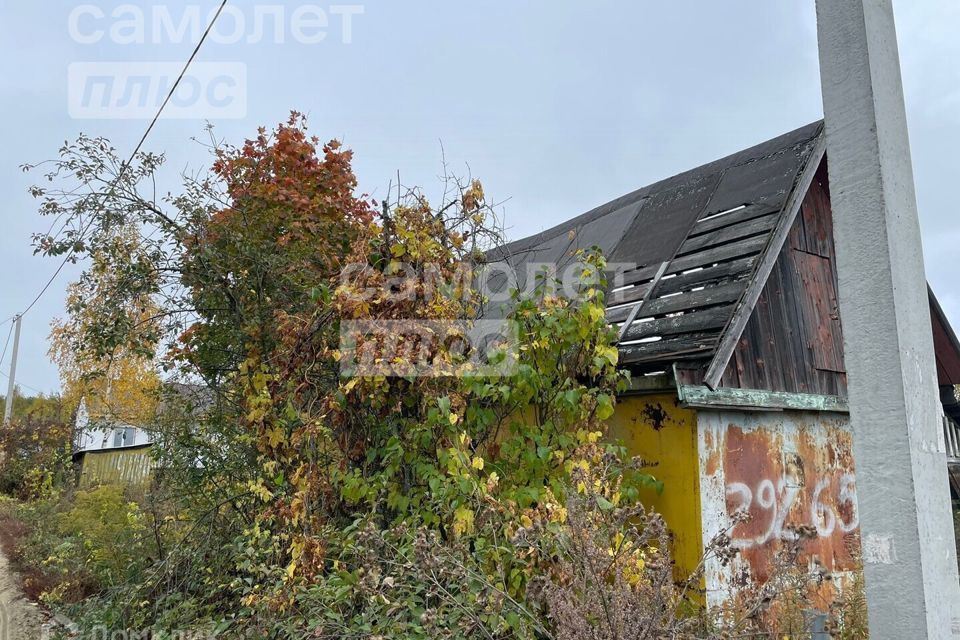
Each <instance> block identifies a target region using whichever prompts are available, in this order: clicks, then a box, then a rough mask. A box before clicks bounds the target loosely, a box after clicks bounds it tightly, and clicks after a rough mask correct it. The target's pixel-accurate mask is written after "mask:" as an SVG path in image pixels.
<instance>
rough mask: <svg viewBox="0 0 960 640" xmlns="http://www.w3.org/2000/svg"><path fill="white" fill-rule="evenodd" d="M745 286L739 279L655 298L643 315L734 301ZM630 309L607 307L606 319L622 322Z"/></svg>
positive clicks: (651, 315)
mask: <svg viewBox="0 0 960 640" xmlns="http://www.w3.org/2000/svg"><path fill="white" fill-rule="evenodd" d="M746 286H747V281H745V280H740V281H737V282H730V283H728V284H722V285H719V286H716V287H707V288H706V289H701V290H699V291H688V292H686V293H681V294H679V295H675V296H667V297H665V298H657V299H656V300H650V301H648V302H647V304H646V305H644V308H643V315H644V317H655V316H661V315H665V314H668V313H676V312H678V311H692V310H694V309H700V308H703V307H711V306H714V305H719V304H724V303H726V302H735V301H736V300H739V299H740V296H741V295H742V294H743V291H744V289H746ZM630 310H631V307H619V308H617V309H607V321H608V322H623V321H624V320H625V319H626V318H627V316H628V315H629V313H630Z"/></svg>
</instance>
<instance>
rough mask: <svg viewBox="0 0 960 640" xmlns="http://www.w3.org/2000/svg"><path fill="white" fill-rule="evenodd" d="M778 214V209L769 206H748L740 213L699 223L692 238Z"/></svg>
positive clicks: (691, 234)
mask: <svg viewBox="0 0 960 640" xmlns="http://www.w3.org/2000/svg"><path fill="white" fill-rule="evenodd" d="M776 212H777V209H775V208H774V207H771V206H770V205H768V204H748V205H747V206H746V207H744V208H743V209H740V210H739V211H734V212H732V213H727V214H724V215H722V216H713V217H710V218H707V219H705V220H700V221H698V222H697V224H696V225H694V227H693V231H692V232H691V233H690V237H693V236H697V235H700V234H701V233H707V232H708V231H714V230H716V229H722V228H723V227H729V226H731V225H735V224H739V223H741V222H745V221H747V220H752V219H754V218H759V217H760V216H765V215H768V214H771V213H776Z"/></svg>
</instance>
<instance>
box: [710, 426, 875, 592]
mask: <svg viewBox="0 0 960 640" xmlns="http://www.w3.org/2000/svg"><path fill="white" fill-rule="evenodd" d="M698 422H699V456H700V468H701V470H702V472H703V473H702V475H701V479H700V483H701V501H702V505H703V536H704V538H703V539H704V544H705V545H706V544H708V543H709V541H710V540H711V539H713V537H714V536H716V535H717V534H719V533H721V532H723V531H728V532H729V534H730V536H731V538H732V540H733V544H734V546H736V547H737V548H738V549H739V550H740V554H739V555H738V557H737V558H736V559H735V560H734V562H733V563H732V564H730V565H728V566H727V567H722V566H720V564H719V563H718V562H711V563H709V564H708V566H707V576H706V583H707V584H706V586H707V590H708V600H709V602H711V603H713V604H717V603H719V602H720V601H722V600H723V599H724V598H726V597H727V596H728V595H729V594H730V593H731V590H732V589H733V588H736V587H739V586H743V585H744V584H746V583H747V582H749V581H753V582H757V583H763V582H765V581H766V580H768V579H769V578H770V575H771V572H772V571H773V565H774V562H775V560H776V555H777V553H778V551H779V550H780V549H781V548H782V547H783V545H784V544H785V543H787V542H791V541H795V540H797V539H798V535H799V534H798V531H800V530H805V531H807V532H809V533H810V534H811V535H812V536H813V537H812V539H810V540H808V541H806V542H805V543H803V554H802V556H801V560H802V561H803V562H805V563H806V564H807V568H808V569H809V570H810V571H811V572H815V573H817V574H819V575H820V576H821V577H822V578H823V581H822V587H821V588H820V589H818V590H819V591H820V592H821V594H820V595H821V596H822V597H823V600H824V601H829V600H830V599H832V597H833V594H834V593H835V592H836V591H837V590H840V591H842V589H843V585H844V584H845V583H846V581H847V580H849V579H851V578H852V577H853V574H852V572H853V571H854V570H855V569H856V568H857V567H858V557H859V556H860V530H859V515H858V512H857V500H856V475H855V469H854V465H853V455H852V453H851V436H850V431H849V421H848V418H847V417H846V416H845V415H842V414H833V413H814V412H729V411H699V412H698ZM738 511H746V512H747V513H749V514H750V516H751V518H750V520H749V522H744V523H740V524H737V525H736V526H733V524H732V517H733V516H734V515H735V514H736V513H737V512H738Z"/></svg>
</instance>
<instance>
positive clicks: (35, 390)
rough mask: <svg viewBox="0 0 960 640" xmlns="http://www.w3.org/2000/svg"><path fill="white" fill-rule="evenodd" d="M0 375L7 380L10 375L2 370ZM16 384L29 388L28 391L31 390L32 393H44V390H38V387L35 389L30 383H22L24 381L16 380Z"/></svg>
mask: <svg viewBox="0 0 960 640" xmlns="http://www.w3.org/2000/svg"><path fill="white" fill-rule="evenodd" d="M0 376H3V377H4V378H6V379H7V380H9V379H10V376H9V375H7V374H6V373H5V372H3V371H0ZM17 386H18V387H26V388H27V389H30V391H33V392H34V393H46V391H40V389H37V388H36V387H31V386H30V385H28V384H26V383H24V382H18V383H17Z"/></svg>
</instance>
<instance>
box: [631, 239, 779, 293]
mask: <svg viewBox="0 0 960 640" xmlns="http://www.w3.org/2000/svg"><path fill="white" fill-rule="evenodd" d="M767 240H768V238H767V236H765V235H764V236H754V237H752V238H745V239H744V240H738V241H737V242H732V243H730V244H725V245H723V246H720V247H713V248H710V249H707V250H705V251H700V252H698V253H692V254H690V255H686V256H683V257H681V258H676V259H675V260H674V261H673V262H671V263H670V268H669V269H667V273H666V274H665V275H670V274H673V273H680V272H682V271H688V270H690V269H696V268H697V267H706V266H709V265H713V264H715V263H718V262H725V261H727V260H736V259H738V258H744V257H747V256H749V255H752V254H755V253H759V252H760V251H762V250H763V248H764V247H765V246H767ZM659 267H660V265H659V264H658V265H656V266H650V267H644V268H642V269H635V270H634V271H628V272H627V273H625V274H624V276H623V284H625V285H627V284H635V283H637V282H643V281H644V280H650V279H651V278H653V276H655V275H656V274H657V269H659Z"/></svg>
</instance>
